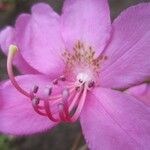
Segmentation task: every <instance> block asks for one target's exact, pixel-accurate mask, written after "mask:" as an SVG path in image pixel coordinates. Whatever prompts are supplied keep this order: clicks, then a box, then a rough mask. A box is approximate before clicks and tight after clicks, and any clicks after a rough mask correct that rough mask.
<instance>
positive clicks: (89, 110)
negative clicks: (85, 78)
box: [81, 88, 150, 150]
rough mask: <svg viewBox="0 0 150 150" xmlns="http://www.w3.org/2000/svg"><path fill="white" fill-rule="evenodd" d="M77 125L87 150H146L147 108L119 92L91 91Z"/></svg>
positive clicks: (149, 122) (149, 120)
mask: <svg viewBox="0 0 150 150" xmlns="http://www.w3.org/2000/svg"><path fill="white" fill-rule="evenodd" d="M81 125H82V129H83V133H84V135H85V139H86V141H87V143H88V145H89V147H90V149H91V150H148V149H150V142H149V141H150V108H149V107H146V106H145V105H144V104H143V103H141V102H140V101H138V100H136V99H135V98H134V97H132V96H129V95H127V94H125V93H123V92H119V91H114V90H109V89H104V88H97V89H95V90H94V91H93V93H91V94H89V98H88V100H87V101H86V104H85V107H84V109H83V111H82V114H81Z"/></svg>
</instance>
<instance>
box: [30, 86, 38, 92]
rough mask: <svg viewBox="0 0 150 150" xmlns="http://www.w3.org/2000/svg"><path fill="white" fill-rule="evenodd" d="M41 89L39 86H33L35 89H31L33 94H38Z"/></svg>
mask: <svg viewBox="0 0 150 150" xmlns="http://www.w3.org/2000/svg"><path fill="white" fill-rule="evenodd" d="M38 89H39V87H38V86H37V85H34V86H33V89H31V92H33V93H37V92H38Z"/></svg>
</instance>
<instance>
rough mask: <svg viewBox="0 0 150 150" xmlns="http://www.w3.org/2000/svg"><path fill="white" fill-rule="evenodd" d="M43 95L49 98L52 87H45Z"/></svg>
mask: <svg viewBox="0 0 150 150" xmlns="http://www.w3.org/2000/svg"><path fill="white" fill-rule="evenodd" d="M44 93H45V95H46V96H50V95H51V94H52V87H46V88H45V90H44Z"/></svg>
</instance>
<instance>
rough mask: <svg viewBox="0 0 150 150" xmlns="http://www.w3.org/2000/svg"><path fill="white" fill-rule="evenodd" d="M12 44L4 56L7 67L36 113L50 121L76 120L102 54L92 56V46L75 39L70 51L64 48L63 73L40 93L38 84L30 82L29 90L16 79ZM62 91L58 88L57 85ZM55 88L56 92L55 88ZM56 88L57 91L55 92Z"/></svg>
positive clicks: (91, 87)
mask: <svg viewBox="0 0 150 150" xmlns="http://www.w3.org/2000/svg"><path fill="white" fill-rule="evenodd" d="M17 52H19V50H18V48H17V47H16V46H15V45H10V47H9V54H8V59H7V71H8V76H9V78H10V81H11V82H12V84H13V86H14V88H16V89H17V91H18V92H20V93H21V94H22V95H24V96H26V97H27V99H28V100H29V101H30V102H31V105H32V107H33V109H34V110H35V112H36V113H38V114H39V115H42V116H45V117H47V118H49V119H50V120H51V121H53V122H57V123H58V122H61V121H63V122H70V123H72V122H75V121H77V119H78V118H79V116H80V113H81V111H82V108H83V106H84V103H85V100H86V97H87V93H88V92H89V91H91V90H93V89H94V88H95V86H97V84H96V83H97V78H98V77H99V70H100V69H99V68H100V64H101V62H102V61H103V60H104V57H98V58H95V57H94V51H93V50H92V48H91V47H86V46H85V45H83V44H82V43H80V42H78V43H77V44H76V45H75V47H74V48H73V51H72V53H69V52H67V51H65V52H64V53H63V58H64V61H65V64H66V66H65V69H64V73H63V75H62V76H59V77H57V78H56V79H54V80H53V81H52V82H51V83H50V84H49V85H46V86H45V88H44V89H42V90H43V93H44V94H42V95H41V94H40V92H39V90H41V88H40V87H39V86H38V85H33V87H31V88H30V91H27V90H25V89H23V88H22V87H21V86H20V85H19V84H18V82H17V81H16V79H15V76H14V73H13V68H12V63H13V59H14V57H15V55H16V53H17ZM60 87H61V91H60V90H57V89H60ZM56 91H57V92H56ZM58 91H59V92H58Z"/></svg>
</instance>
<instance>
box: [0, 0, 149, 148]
mask: <svg viewBox="0 0 150 150" xmlns="http://www.w3.org/2000/svg"><path fill="white" fill-rule="evenodd" d="M37 2H47V3H49V4H50V5H51V6H52V7H53V8H54V10H56V11H57V12H59V13H61V8H62V5H63V0H45V1H42V0H0V30H2V29H3V28H4V27H5V26H6V25H13V24H14V22H15V20H16V17H17V16H18V15H19V14H20V13H21V12H29V11H30V8H31V6H32V5H33V4H34V3H37ZM140 2H150V0H109V4H110V9H111V18H112V20H113V19H114V18H115V17H116V16H118V15H119V13H120V12H121V11H122V10H124V9H125V8H127V7H129V6H131V5H135V4H138V3H140ZM0 77H1V79H0V80H2V79H7V73H6V57H5V56H4V55H3V54H2V53H1V52H0ZM86 149H87V147H86V144H85V141H84V139H83V136H82V135H81V129H80V125H79V123H78V122H77V123H76V124H60V125H58V126H57V127H55V128H53V129H51V131H49V132H48V133H43V134H40V135H33V136H30V137H20V138H17V137H13V136H9V137H8V136H4V135H0V150H86Z"/></svg>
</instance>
